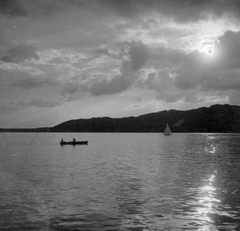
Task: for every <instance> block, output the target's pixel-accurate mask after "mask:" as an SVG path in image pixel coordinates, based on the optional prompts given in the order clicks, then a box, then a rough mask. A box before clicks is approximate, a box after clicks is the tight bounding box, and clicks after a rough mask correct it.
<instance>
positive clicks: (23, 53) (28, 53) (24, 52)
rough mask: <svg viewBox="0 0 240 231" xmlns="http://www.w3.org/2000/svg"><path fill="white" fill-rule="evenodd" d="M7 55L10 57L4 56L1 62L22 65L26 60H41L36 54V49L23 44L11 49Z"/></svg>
mask: <svg viewBox="0 0 240 231" xmlns="http://www.w3.org/2000/svg"><path fill="white" fill-rule="evenodd" d="M7 53H8V55H5V56H3V57H2V58H1V59H0V60H2V61H3V62H11V63H20V62H23V61H25V60H30V59H36V60H38V59H39V56H38V55H37V53H36V48H35V47H33V46H31V45H27V44H23V43H22V44H19V45H18V46H16V47H12V48H10V49H9V50H7Z"/></svg>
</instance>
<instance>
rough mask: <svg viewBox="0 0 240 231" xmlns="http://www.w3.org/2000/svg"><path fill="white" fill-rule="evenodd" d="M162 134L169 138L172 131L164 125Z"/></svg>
mask: <svg viewBox="0 0 240 231" xmlns="http://www.w3.org/2000/svg"><path fill="white" fill-rule="evenodd" d="M163 134H164V135H165V136H170V135H172V131H171V130H170V128H169V126H168V124H167V125H166V127H165V129H164V132H163Z"/></svg>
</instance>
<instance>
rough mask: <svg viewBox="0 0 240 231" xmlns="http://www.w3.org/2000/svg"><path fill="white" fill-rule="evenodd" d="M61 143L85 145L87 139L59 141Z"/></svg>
mask: <svg viewBox="0 0 240 231" xmlns="http://www.w3.org/2000/svg"><path fill="white" fill-rule="evenodd" d="M60 144H61V145H84V144H85V145H87V144H88V141H61V142H60Z"/></svg>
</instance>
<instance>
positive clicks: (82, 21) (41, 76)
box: [0, 0, 240, 128]
mask: <svg viewBox="0 0 240 231" xmlns="http://www.w3.org/2000/svg"><path fill="white" fill-rule="evenodd" d="M239 90H240V1H238V0H41V1H39V0H0V127H2V128H13V127H29V128H31V127H45V126H47V127H50V126H54V125H57V124H59V123H61V122H64V121H67V120H71V119H79V118H92V117H105V116H107V117H112V118H122V117H128V116H139V115H143V114H147V113H152V112H158V111H163V110H170V109H176V110H190V109H194V108H199V107H209V106H211V105H213V104H231V105H240V91H239Z"/></svg>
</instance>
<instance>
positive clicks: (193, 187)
mask: <svg viewBox="0 0 240 231" xmlns="http://www.w3.org/2000/svg"><path fill="white" fill-rule="evenodd" d="M73 137H75V138H76V140H89V145H79V146H78V145H76V146H63V147H62V146H60V145H59V141H60V140H61V138H64V140H71V139H72V138H73ZM239 190H240V134H239V135H238V134H173V135H172V136H170V137H165V136H163V135H162V134H157V133H149V134H134V133H131V134H129V133H117V134H109V133H107V134H88V133H83V134H76V133H75V134H74V133H71V134H70V133H68V134H66V133H64V134H57V133H50V134H48V133H38V134H33V133H0V204H1V206H0V218H1V219H0V230H38V231H45V230H46V231H58V230H59V231H60V230H61V231H62V230H84V231H87V230H100V231H101V230H108V231H110V230H111V231H114V230H124V231H125V230H126V231H127V230H131V231H147V230H151V231H153V230H154V231H155V230H199V231H207V230H240V191H239Z"/></svg>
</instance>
